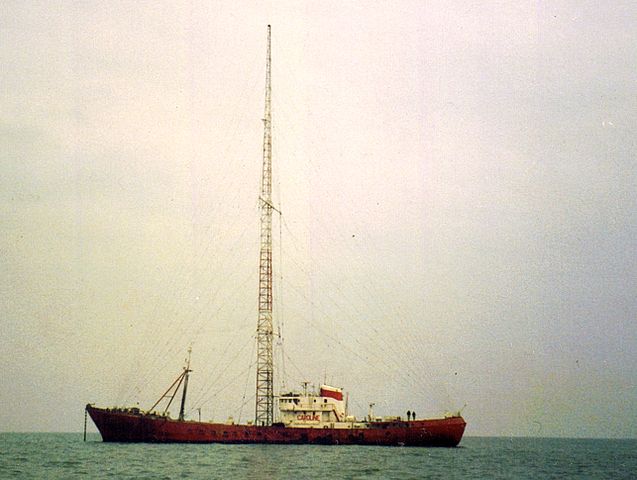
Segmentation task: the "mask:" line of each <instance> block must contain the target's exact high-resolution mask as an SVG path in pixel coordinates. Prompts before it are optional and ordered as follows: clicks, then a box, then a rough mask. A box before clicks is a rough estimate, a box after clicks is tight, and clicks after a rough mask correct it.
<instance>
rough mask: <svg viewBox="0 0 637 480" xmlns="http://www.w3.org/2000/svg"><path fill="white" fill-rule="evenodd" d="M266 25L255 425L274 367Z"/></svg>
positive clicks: (262, 415)
mask: <svg viewBox="0 0 637 480" xmlns="http://www.w3.org/2000/svg"><path fill="white" fill-rule="evenodd" d="M270 63H271V53H270V25H268V53H267V57H266V67H265V114H264V116H263V171H262V174H261V197H260V199H259V200H260V202H259V203H260V206H261V248H260V253H259V320H258V323H257V391H256V409H255V424H256V425H272V421H273V411H274V389H273V385H274V378H273V377H274V367H273V361H272V338H273V332H272V210H274V207H273V206H272V115H271V98H270V97H271V94H272V86H271V84H270V74H271V72H270Z"/></svg>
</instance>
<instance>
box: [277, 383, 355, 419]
mask: <svg viewBox="0 0 637 480" xmlns="http://www.w3.org/2000/svg"><path fill="white" fill-rule="evenodd" d="M279 412H280V422H281V423H283V424H284V425H285V426H286V427H303V428H365V426H366V424H365V423H363V422H358V421H357V420H356V418H354V417H353V416H350V415H348V414H347V402H346V400H344V398H343V389H342V388H338V387H331V386H329V385H321V386H320V388H319V392H318V393H308V392H307V388H306V389H305V391H304V393H286V394H284V395H281V396H280V397H279Z"/></svg>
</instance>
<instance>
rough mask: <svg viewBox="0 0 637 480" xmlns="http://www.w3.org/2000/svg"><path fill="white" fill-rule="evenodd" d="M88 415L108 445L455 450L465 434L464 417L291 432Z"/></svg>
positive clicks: (118, 413) (98, 411)
mask: <svg viewBox="0 0 637 480" xmlns="http://www.w3.org/2000/svg"><path fill="white" fill-rule="evenodd" d="M86 410H87V411H88V414H89V415H90V416H91V419H92V420H93V422H94V423H95V425H96V426H97V429H98V430H99V432H100V434H101V435H102V439H103V440H104V441H105V442H155V443H157V442H158V443H278V444H288V443H289V444H319V445H388V446H390V445H403V446H414V447H455V446H457V445H458V443H460V440H461V438H462V434H463V433H464V429H465V425H466V423H465V421H464V419H463V418H462V417H460V416H458V417H448V418H441V419H430V420H414V421H410V422H404V421H398V422H374V423H370V424H369V427H368V428H351V429H350V428H289V427H284V426H271V427H258V426H254V425H226V424H223V423H205V422H192V421H179V420H173V419H170V418H167V417H160V416H155V415H148V414H143V413H132V412H129V411H125V410H116V409H105V408H96V407H93V406H91V405H87V407H86Z"/></svg>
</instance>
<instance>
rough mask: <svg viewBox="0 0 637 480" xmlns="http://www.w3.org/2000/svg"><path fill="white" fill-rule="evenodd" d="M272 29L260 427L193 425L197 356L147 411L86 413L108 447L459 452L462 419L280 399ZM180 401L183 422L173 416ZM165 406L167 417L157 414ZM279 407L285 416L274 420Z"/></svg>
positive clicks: (309, 395)
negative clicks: (358, 411) (357, 411)
mask: <svg viewBox="0 0 637 480" xmlns="http://www.w3.org/2000/svg"><path fill="white" fill-rule="evenodd" d="M271 61H272V60H271V28H270V25H268V27H267V56H266V82H265V83H266V88H265V112H264V117H263V123H264V134H263V163H262V176H261V192H260V193H261V194H260V196H259V202H260V239H261V242H260V251H259V290H258V296H259V302H258V310H259V311H258V322H257V330H256V342H257V348H256V352H257V359H256V395H255V416H254V420H251V421H247V422H246V423H244V424H242V423H235V422H234V420H233V419H232V418H229V419H228V421H226V422H223V423H215V422H205V421H201V419H198V420H191V419H187V418H186V415H185V405H186V395H187V391H188V380H189V375H190V372H191V369H190V350H189V354H188V358H187V359H186V361H185V365H184V367H183V370H182V371H181V373H180V374H179V375H178V376H177V378H176V379H175V381H174V382H173V383H172V384H171V386H170V387H169V388H168V389H167V390H166V391H165V392H164V393H163V395H162V396H161V397H160V398H159V400H157V402H155V404H154V405H153V406H152V407H151V408H150V409H148V410H142V409H140V408H139V407H130V408H122V407H114V408H102V407H97V406H95V405H94V404H87V405H86V407H85V422H84V438H85V439H86V423H87V416H90V418H91V420H92V421H93V423H94V424H95V426H96V427H97V430H98V431H99V433H100V435H101V437H102V440H103V441H104V442H149V443H228V444H238V443H243V444H246V443H248V444H320V445H379V446H412V447H456V446H457V445H458V444H459V443H460V441H461V439H462V435H463V434H464V430H465V427H466V422H465V420H464V419H463V417H462V415H461V414H460V412H458V413H455V414H447V415H445V416H443V417H441V418H428V419H417V418H416V414H415V413H413V414H412V412H407V417H406V418H403V417H402V416H384V417H378V416H375V415H374V412H373V406H374V404H373V403H372V404H369V407H370V408H369V412H368V414H367V415H366V416H365V417H364V418H357V417H355V416H354V415H351V414H350V413H349V412H348V397H347V395H346V394H345V392H344V390H343V389H342V388H340V387H334V386H332V385H327V384H323V385H320V386H319V387H318V388H316V389H315V388H309V389H308V384H307V383H305V384H304V385H303V389H302V390H301V391H291V392H287V393H285V392H281V393H279V394H278V395H276V396H275V394H274V388H273V386H274V362H273V338H274V334H273V322H272V318H273V317H272V286H273V285H272V215H273V211H278V210H277V209H276V207H275V206H274V204H273V202H272V127H271V125H272V113H271V81H270V78H271ZM179 395H181V402H180V409H179V415H178V417H177V418H172V417H171V416H170V414H169V412H168V408H169V407H170V405H171V404H172V402H173V401H174V400H175V398H177V397H178V396H179ZM161 402H164V403H166V406H165V408H164V409H163V410H161V409H156V407H157V406H158V405H159V404H160V403H161ZM275 403H276V404H277V406H278V414H277V415H276V416H275V411H274V410H275V409H274V407H275Z"/></svg>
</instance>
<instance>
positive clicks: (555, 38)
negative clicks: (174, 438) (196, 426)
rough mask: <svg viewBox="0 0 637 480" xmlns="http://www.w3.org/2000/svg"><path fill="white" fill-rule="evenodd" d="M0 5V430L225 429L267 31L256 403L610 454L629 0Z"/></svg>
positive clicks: (621, 393) (636, 272) (629, 275)
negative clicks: (271, 275) (260, 384)
mask: <svg viewBox="0 0 637 480" xmlns="http://www.w3.org/2000/svg"><path fill="white" fill-rule="evenodd" d="M0 9H1V10H0V63H1V64H2V71H1V72H0V83H1V85H2V90H1V94H2V97H1V100H2V101H1V108H0V141H1V143H0V145H1V147H0V162H1V165H2V175H1V176H0V219H1V222H0V258H1V261H2V275H1V276H0V299H1V303H0V322H1V327H2V334H1V336H0V360H1V363H2V368H1V369H0V376H1V377H0V378H1V382H0V385H1V386H2V388H0V431H79V430H81V428H82V425H83V407H84V404H86V403H88V402H94V403H96V404H98V405H102V406H110V405H122V404H135V403H136V402H139V403H140V405H141V406H142V407H144V408H148V407H149V406H150V405H152V403H153V402H154V400H156V399H157V397H159V395H161V393H162V392H163V391H164V389H165V388H166V387H167V386H168V385H169V384H170V383H171V382H172V380H173V379H174V377H176V376H177V375H178V374H179V372H180V370H181V367H182V365H183V360H184V357H185V355H186V350H187V349H188V347H189V346H190V345H192V347H193V354H192V366H193V369H194V372H193V376H192V379H191V384H190V385H191V390H190V391H191V395H190V400H189V408H190V412H191V416H195V415H196V414H195V413H192V412H195V409H196V408H198V407H200V408H201V409H202V416H203V417H204V418H206V419H209V418H212V419H215V420H219V421H221V420H225V419H226V417H227V416H229V415H233V416H234V418H235V419H239V418H240V419H241V421H245V420H247V419H250V418H252V416H253V414H254V382H255V378H254V376H255V372H254V330H255V327H256V318H257V317H256V305H257V296H256V295H257V264H258V231H259V230H258V219H259V215H258V214H259V212H258V201H257V200H258V188H259V175H260V168H261V141H262V122H261V118H262V115H263V96H264V95H263V92H264V63H265V47H266V26H267V24H272V51H273V54H272V55H273V122H274V169H275V177H276V180H275V184H276V186H275V194H274V196H275V202H276V203H277V205H278V206H279V207H280V210H281V211H282V217H278V218H277V219H276V222H275V240H276V245H275V262H276V267H275V268H276V285H277V289H276V304H275V315H276V317H277V321H276V323H277V325H278V326H279V327H280V330H281V331H282V336H283V338H284V342H283V344H284V349H283V352H284V353H283V354H277V377H276V378H277V385H279V384H283V387H281V388H286V389H294V388H298V387H299V386H300V382H302V381H304V380H308V381H310V382H312V383H314V384H318V383H319V382H322V381H327V382H330V383H332V384H334V385H337V386H342V387H344V388H345V389H346V391H348V392H349V398H350V409H351V410H352V413H354V414H356V415H359V416H362V415H364V414H366V412H367V404H368V403H369V402H375V403H376V413H378V414H381V415H390V414H404V412H405V411H406V410H407V409H410V410H415V411H416V412H417V414H418V416H419V417H425V416H435V415H440V414H443V413H444V412H445V411H458V410H460V409H462V413H463V415H464V416H465V418H466V420H467V422H468V427H467V434H470V435H543V436H584V437H633V438H634V437H637V400H636V399H637V299H636V298H637V297H636V295H635V292H637V262H636V253H635V246H636V245H637V200H636V198H637V197H636V195H635V190H636V186H637V168H636V148H635V146H636V145H635V144H636V138H637V135H636V126H637V95H636V93H637V33H636V32H637V29H636V28H635V26H636V25H637V6H636V5H635V4H634V2H612V6H608V5H606V4H605V3H604V2H597V1H590V2H588V1H581V2H576V1H561V2H540V1H527V2H495V1H491V2H470V1H462V2H449V1H440V2H438V1H431V2H428V1H402V2H400V1H399V2H391V3H382V2H341V1H338V2H265V3H260V2H237V1H234V0H233V1H228V2H223V1H216V2H160V3H157V2H70V1H69V2H23V1H20V2H14V1H4V2H2V6H1V7H0ZM277 343H280V342H277ZM174 409H175V408H173V410H174Z"/></svg>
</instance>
